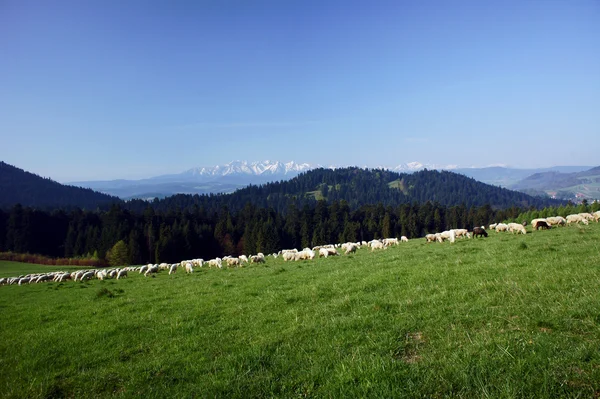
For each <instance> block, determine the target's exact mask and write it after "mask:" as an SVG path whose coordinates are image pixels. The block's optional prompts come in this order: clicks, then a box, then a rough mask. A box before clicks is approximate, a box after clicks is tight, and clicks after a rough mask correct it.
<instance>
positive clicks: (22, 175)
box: [0, 161, 121, 209]
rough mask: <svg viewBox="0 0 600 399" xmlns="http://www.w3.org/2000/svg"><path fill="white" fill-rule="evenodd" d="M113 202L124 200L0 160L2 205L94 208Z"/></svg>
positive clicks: (3, 206) (0, 196)
mask: <svg viewBox="0 0 600 399" xmlns="http://www.w3.org/2000/svg"><path fill="white" fill-rule="evenodd" d="M112 202H121V200H120V199H119V198H117V197H112V196H110V195H106V194H102V193H98V192H96V191H93V190H90V189H89V188H81V187H74V186H67V185H64V184H60V183H57V182H55V181H54V180H51V179H47V178H43V177H40V176H38V175H36V174H33V173H29V172H26V171H24V170H23V169H19V168H17V167H15V166H12V165H9V164H7V163H5V162H2V161H0V208H8V207H11V206H13V205H15V204H21V205H23V206H31V207H35V208H69V207H79V208H87V209H95V208H97V207H98V206H101V205H106V204H109V203H112Z"/></svg>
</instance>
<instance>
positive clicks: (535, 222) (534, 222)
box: [531, 218, 548, 230]
mask: <svg viewBox="0 0 600 399" xmlns="http://www.w3.org/2000/svg"><path fill="white" fill-rule="evenodd" d="M541 222H543V223H544V224H545V225H546V227H548V222H547V221H546V219H545V218H538V219H533V220H532V221H531V228H532V229H533V230H537V229H538V223H541Z"/></svg>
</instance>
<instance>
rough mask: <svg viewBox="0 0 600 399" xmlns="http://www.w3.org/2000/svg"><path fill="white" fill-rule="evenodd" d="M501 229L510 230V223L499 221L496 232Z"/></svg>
mask: <svg viewBox="0 0 600 399" xmlns="http://www.w3.org/2000/svg"><path fill="white" fill-rule="evenodd" d="M521 227H522V226H521ZM501 231H508V225H507V224H505V223H498V224H497V225H496V233H499V232H501Z"/></svg>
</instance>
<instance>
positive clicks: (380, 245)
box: [371, 240, 384, 252]
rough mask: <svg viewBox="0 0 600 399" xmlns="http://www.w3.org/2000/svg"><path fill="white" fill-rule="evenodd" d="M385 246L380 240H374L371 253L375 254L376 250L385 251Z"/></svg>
mask: <svg viewBox="0 0 600 399" xmlns="http://www.w3.org/2000/svg"><path fill="white" fill-rule="evenodd" d="M383 248H384V245H383V243H382V242H381V241H379V240H373V241H371V252H373V251H374V250H376V249H383Z"/></svg>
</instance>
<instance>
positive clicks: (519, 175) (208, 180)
mask: <svg viewBox="0 0 600 399" xmlns="http://www.w3.org/2000/svg"><path fill="white" fill-rule="evenodd" d="M321 167H323V166H322V165H315V164H309V163H297V162H294V161H290V162H279V161H268V160H267V161H260V162H248V161H239V160H238V161H233V162H230V163H227V164H224V165H217V166H213V167H197V168H192V169H189V170H186V171H184V172H182V173H177V174H170V175H162V176H156V177H151V178H148V179H141V180H107V181H79V182H72V183H69V184H71V185H74V186H80V187H87V188H91V189H94V190H97V191H100V192H103V193H106V194H110V195H114V196H118V197H120V198H123V199H130V198H144V199H145V198H154V197H158V198H163V197H166V196H170V195H173V194H206V193H230V192H233V191H235V190H236V189H239V188H242V187H245V186H247V185H249V184H263V183H267V182H272V181H278V180H288V179H291V178H293V177H295V176H297V175H298V174H300V173H302V172H306V171H309V170H312V169H316V168H321ZM340 167H341V166H328V167H327V168H328V169H337V168H340ZM381 168H382V169H388V170H392V171H394V172H399V173H413V172H416V171H420V170H424V169H428V170H434V169H435V170H450V171H453V172H456V173H460V174H463V175H465V176H468V177H472V178H474V179H475V180H479V181H481V182H483V183H487V184H492V185H496V186H500V187H511V186H512V185H514V184H516V183H518V182H519V181H521V180H522V179H524V178H526V177H528V176H531V175H533V174H536V173H545V172H559V173H575V172H581V171H585V170H588V169H590V168H591V167H590V166H555V167H551V168H538V169H515V168H507V167H486V168H459V167H458V166H457V165H441V164H426V163H420V162H409V163H403V164H400V165H397V166H395V167H383V166H382V167H381Z"/></svg>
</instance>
